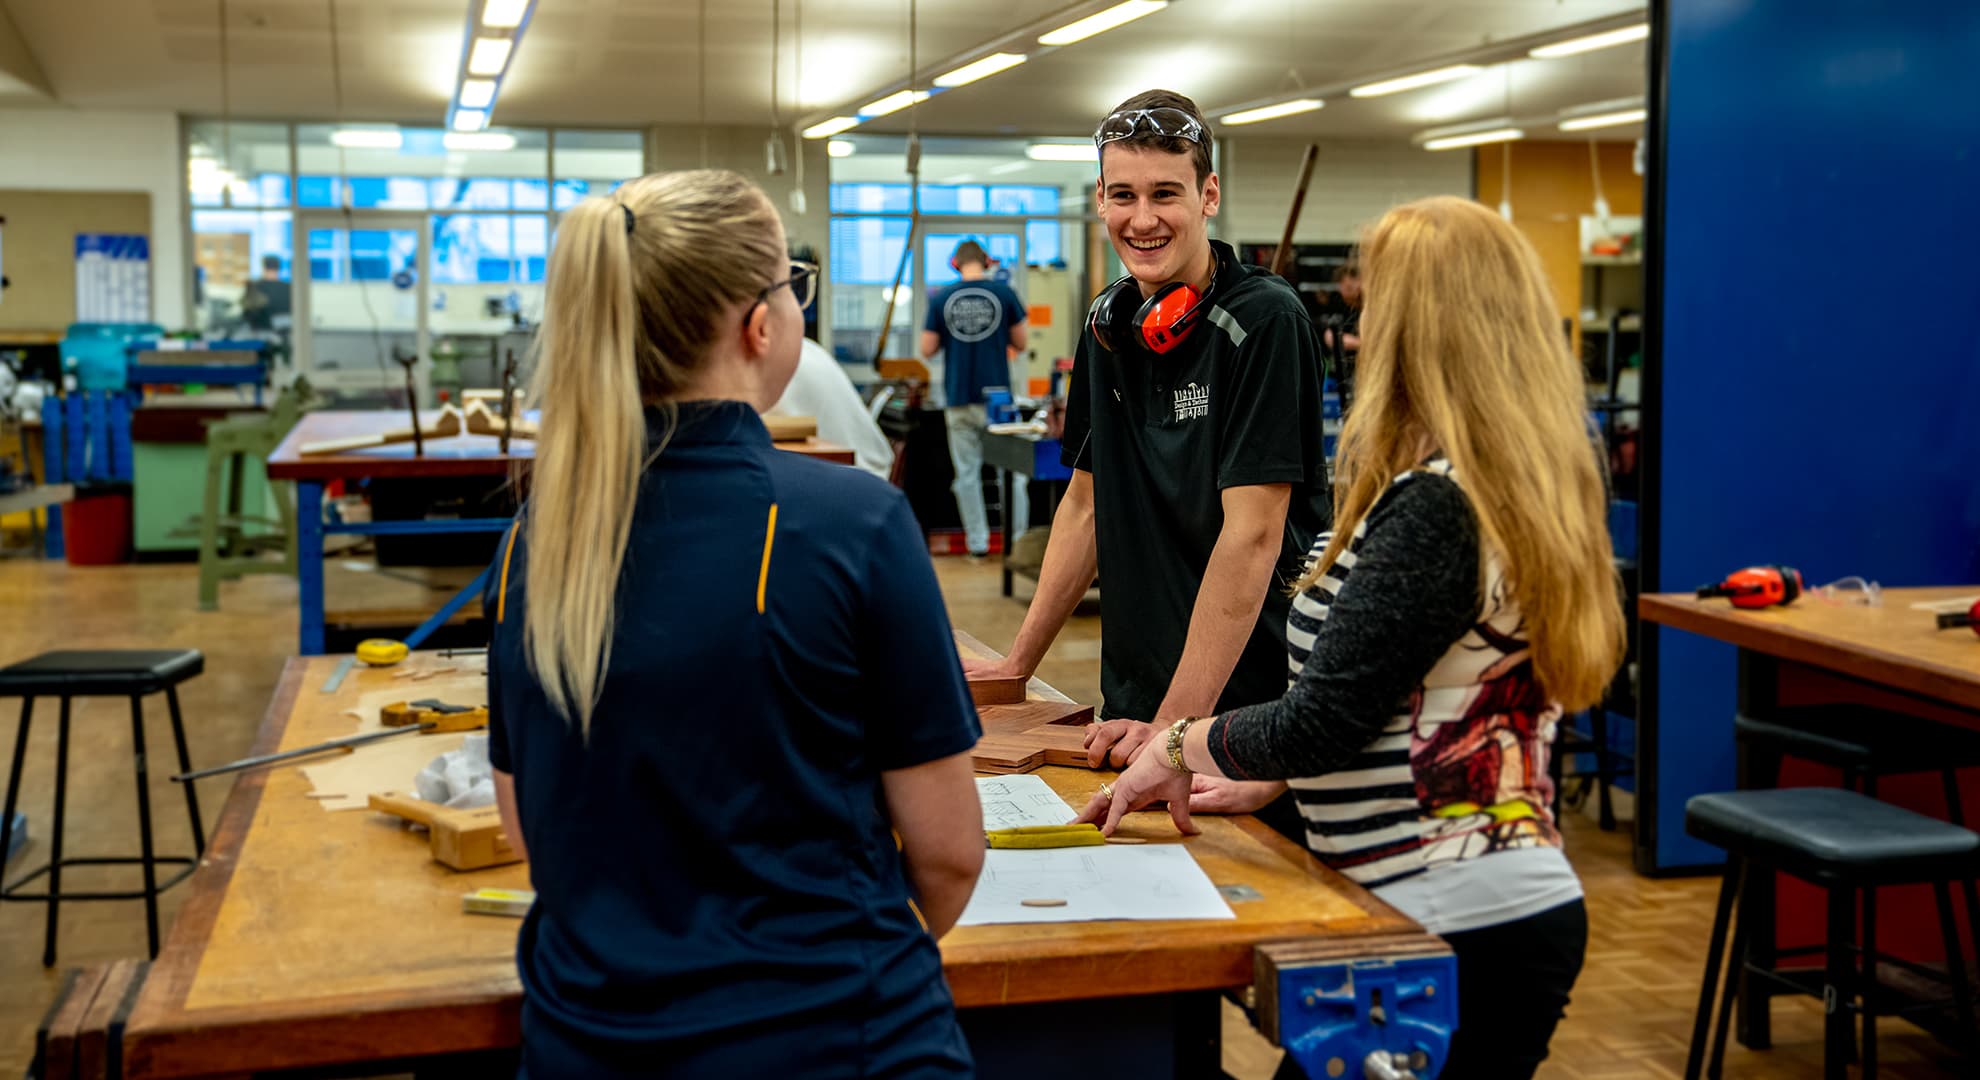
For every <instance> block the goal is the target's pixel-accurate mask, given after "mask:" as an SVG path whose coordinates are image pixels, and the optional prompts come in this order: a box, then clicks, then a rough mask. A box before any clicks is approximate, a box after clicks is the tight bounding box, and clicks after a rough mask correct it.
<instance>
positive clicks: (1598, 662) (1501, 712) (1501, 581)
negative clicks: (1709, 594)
mask: <svg viewBox="0 0 1980 1080" xmlns="http://www.w3.org/2000/svg"><path fill="white" fill-rule="evenodd" d="M1361 262H1362V268H1363V272H1364V275H1365V281H1366V289H1367V294H1366V295H1367V302H1366V303H1367V306H1366V309H1365V313H1364V314H1363V317H1362V323H1361V330H1362V334H1361V355H1360V360H1359V367H1358V371H1357V376H1356V384H1357V385H1356V396H1355V402H1354V408H1353V409H1352V410H1351V412H1350V414H1349V416H1348V418H1347V422H1346V425H1345V427H1344V429H1343V431H1342V434H1341V443H1340V455H1339V462H1338V466H1337V471H1336V485H1335V496H1334V521H1335V522H1336V524H1337V528H1338V531H1336V532H1334V533H1331V534H1329V535H1326V536H1322V537H1321V538H1320V539H1319V541H1317V542H1316V543H1315V545H1314V549H1313V560H1312V563H1311V565H1310V568H1309V570H1308V572H1307V574H1306V576H1305V577H1304V578H1302V579H1301V580H1300V582H1299V583H1298V585H1297V586H1296V588H1297V589H1298V590H1299V595H1298V597H1297V598H1296V599H1295V601H1294V604H1293V611H1292V615H1291V616H1290V618H1289V619H1288V629H1287V638H1288V641H1289V645H1290V653H1291V656H1290V665H1291V675H1292V682H1291V685H1290V688H1289V689H1288V690H1287V692H1286V694H1285V696H1284V697H1282V698H1280V699H1279V700H1277V701H1272V702H1266V703H1263V704H1259V705H1254V706H1248V707H1245V708H1240V709H1234V710H1231V711H1229V712H1226V713H1224V714H1222V715H1221V716H1216V717H1207V718H1202V719H1197V718H1186V719H1183V720H1180V721H1177V722H1176V723H1175V724H1174V725H1172V726H1171V727H1170V728H1169V729H1168V730H1167V732H1166V733H1165V734H1162V735H1158V736H1156V737H1155V738H1154V739H1153V740H1151V741H1150V742H1149V743H1148V744H1147V749H1146V750H1145V752H1143V753H1141V754H1140V755H1139V756H1137V757H1136V758H1135V759H1134V760H1133V761H1132V763H1131V764H1130V765H1129V766H1128V768H1127V770H1126V772H1124V773H1123V774H1122V775H1121V777H1120V779H1119V781H1118V782H1117V783H1116V784H1115V785H1114V786H1113V788H1112V793H1111V795H1108V794H1106V793H1104V792H1103V794H1101V795H1097V796H1095V797H1094V800H1093V802H1092V803H1091V804H1089V805H1088V806H1087V808H1086V810H1085V812H1084V813H1083V814H1082V815H1081V816H1082V820H1092V821H1100V822H1104V828H1105V829H1106V831H1108V832H1112V831H1113V829H1114V827H1115V826H1116V825H1118V824H1119V822H1120V819H1121V816H1122V815H1123V814H1124V813H1126V812H1128V811H1130V810H1136V809H1140V808H1142V807H1144V806H1148V805H1151V804H1153V803H1155V802H1157V801H1161V800H1169V801H1170V805H1171V812H1172V813H1176V816H1177V818H1178V821H1179V823H1181V824H1183V825H1184V827H1185V828H1186V829H1187V828H1190V826H1189V825H1188V814H1187V812H1180V813H1177V812H1176V810H1175V807H1176V806H1177V805H1178V804H1186V805H1187V806H1188V807H1189V809H1191V810H1195V811H1199V812H1205V811H1207V812H1249V811H1251V810H1254V809H1257V808H1259V807H1262V806H1263V805H1265V803H1266V802H1267V801H1269V800H1270V799H1272V798H1273V797H1275V796H1277V795H1278V794H1279V793H1280V792H1282V791H1284V790H1285V789H1286V788H1287V787H1288V786H1290V787H1291V788H1292V791H1293V795H1294V797H1295V799H1296V800H1297V802H1298V804H1299V807H1300V811H1301V814H1302V816H1303V818H1304V819H1305V820H1304V824H1305V828H1306V840H1307V845H1308V847H1310V848H1311V849H1312V850H1313V852H1314V853H1315V854H1316V855H1318V856H1319V857H1320V858H1321V859H1322V860H1323V861H1325V862H1326V863H1327V864H1328V865H1330V866H1332V867H1334V868H1335V869H1336V870H1339V871H1340V872H1341V873H1343V874H1346V875H1347V876H1348V877H1350V878H1353V879H1354V880H1356V881H1358V882H1360V883H1361V884H1363V885H1366V886H1368V887H1369V888H1370V889H1372V890H1373V891H1374V892H1375V894H1376V895H1377V896H1380V897H1381V898H1382V899H1384V900H1386V901H1388V902H1389V903H1390V904H1391V905H1393V906H1395V907H1396V908H1398V909H1400V910H1401V911H1403V912H1404V913H1405V914H1407V915H1409V916H1410V917H1411V918H1413V919H1415V920H1416V921H1417V922H1419V923H1422V924H1423V925H1424V926H1425V927H1426V928H1427V929H1429V930H1431V931H1433V932H1435V933H1438V934H1441V935H1443V936H1444V938H1445V940H1446V941H1448V942H1449V943H1450V944H1451V946H1452V948H1453V949H1454V950H1455V951H1456V952H1457V955H1458V979H1459V1002H1458V1015H1459V1016H1460V1018H1461V1020H1462V1023H1461V1025H1460V1027H1459V1029H1458V1034H1457V1037H1456V1039H1455V1040H1454V1041H1453V1043H1452V1045H1451V1051H1450V1057H1449V1060H1448V1062H1447V1063H1445V1067H1444V1069H1443V1072H1442V1075H1443V1076H1444V1077H1446V1078H1463V1077H1468V1076H1488V1075H1489V1076H1494V1077H1521V1076H1529V1075H1531V1074H1532V1072H1533V1071H1534V1070H1535V1069H1536V1068H1537V1067H1538V1066H1539V1064H1540V1061H1541V1060H1542V1059H1543V1058H1545V1057H1546V1053H1547V1043H1548V1041H1549V1039H1550V1038H1551V1037H1552V1035H1553V1030H1554V1026H1555V1024H1556V1023H1557V1022H1558V1021H1559V1019H1560V1016H1561V1011H1562V1009H1563V1008H1565V1006H1566V1004H1567V998H1568V992H1569V990H1570V989H1571V988H1572V987H1573V985H1574V980H1575V978H1576V976H1577V975H1578V974H1579V972H1580V969H1581V960H1582V953H1583V950H1584V949H1585V947H1586V944H1587V933H1588V924H1587V914H1586V911H1585V909H1584V908H1583V906H1582V901H1581V884H1580V881H1579V880H1578V879H1577V878H1576V877H1575V875H1574V870H1573V868H1572V867H1570V866H1569V865H1568V861H1567V858H1566V856H1565V855H1564V854H1563V853H1562V851H1561V837H1560V833H1559V831H1558V829H1557V828H1556V826H1555V822H1554V820H1553V817H1552V813H1551V809H1550V806H1551V803H1552V801H1553V785H1552V783H1551V781H1550V780H1549V778H1548V772H1547V758H1548V755H1549V753H1550V752H1551V749H1552V744H1553V741H1554V733H1555V730H1556V726H1557V725H1558V723H1559V722H1560V718H1561V716H1562V714H1563V712H1564V711H1572V710H1578V709H1585V708H1588V707H1590V706H1593V705H1596V704H1597V703H1598V702H1599V701H1600V700H1601V697H1602V692H1603V689H1604V688H1605V687H1606V686H1607V684H1608V682H1609V679H1610V678H1611V676H1612V675H1613V674H1614V672H1615V670H1616V667H1617V665H1618V664H1619V663H1620V662H1621V658H1622V654H1623V648H1624V636H1623V635H1624V626H1623V617H1622V609H1621V599H1620V592H1619V590H1618V585H1617V580H1616V576H1615V570H1614V568H1613V565H1612V563H1611V561H1610V548H1609V536H1608V530H1607V527H1606V524H1605V519H1606V506H1605V498H1606V496H1605V492H1604V484H1603V477H1602V474H1601V467H1600V464H1599V462H1598V459H1597V456H1596V449H1595V447H1594V446H1593V445H1592V443H1591V440H1590V431H1589V426H1588V421H1587V407H1586V403H1585V390H1584V388H1583V385H1582V381H1581V372H1580V367H1579V365H1578V364H1576V363H1575V361H1574V358H1573V357H1572V356H1571V355H1570V354H1569V352H1568V349H1567V346H1566V344H1565V342H1564V341H1563V340H1562V337H1561V334H1560V332H1559V329H1558V327H1557V326H1556V324H1555V316H1554V301H1553V296H1552V293H1551V291H1550V289H1549V287H1548V284H1547V279H1546V276H1545V275H1544V274H1543V272H1542V271H1541V268H1540V261H1539V258H1538V256H1537V255H1535V253H1534V251H1533V248H1532V246H1531V245H1529V244H1528V243H1527V242H1526V240H1525V239H1524V238H1523V237H1521V236H1520V234H1519V233H1518V232H1517V231H1515V230H1514V229H1513V227H1512V226H1511V225H1509V224H1508V223H1506V222H1505V221H1504V220H1502V219H1501V218H1499V216H1498V215H1496V214H1494V213H1492V212H1491V211H1490V210H1487V209H1486V208H1484V207H1483V206H1480V205H1479V204H1477V203H1475V202H1471V201H1469V200H1466V199H1459V198H1451V197H1439V198H1432V199H1424V200H1420V201H1418V202H1413V203H1410V204H1408V205H1405V206H1401V207H1398V208H1396V209H1395V210H1392V211H1390V212H1389V213H1388V214H1387V215H1385V216H1384V217H1383V218H1382V219H1381V220H1380V221H1379V222H1377V223H1376V224H1375V225H1374V226H1373V228H1371V229H1370V230H1369V231H1368V233H1367V235H1366V236H1365V238H1364V240H1363V243H1362V260H1361ZM1098 734H1099V737H1100V741H1102V742H1103V743H1104V742H1105V741H1108V739H1109V738H1110V735H1111V733H1108V732H1102V733H1098ZM1292 1068H1293V1070H1294V1072H1293V1075H1297V1067H1296V1066H1293V1067H1292Z"/></svg>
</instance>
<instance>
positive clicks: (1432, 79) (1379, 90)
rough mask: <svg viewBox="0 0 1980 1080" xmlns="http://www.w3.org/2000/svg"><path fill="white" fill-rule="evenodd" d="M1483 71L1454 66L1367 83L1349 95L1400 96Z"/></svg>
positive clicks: (1474, 67) (1460, 65) (1459, 65)
mask: <svg viewBox="0 0 1980 1080" xmlns="http://www.w3.org/2000/svg"><path fill="white" fill-rule="evenodd" d="M1483 70H1485V69H1484V68H1482V67H1479V66H1478V65H1476V64H1452V65H1451V66H1450V67H1440V68H1436V69H1433V70H1431V71H1419V72H1417V73H1416V74H1414V75H1404V76H1402V77H1400V78H1395V79H1384V80H1382V81H1381V82H1372V83H1367V84H1365V85H1362V86H1357V87H1355V88H1354V89H1352V90H1349V91H1348V95H1349V96H1350V97H1358V98H1361V97H1381V96H1382V95H1383V94H1400V93H1402V92H1403V91H1404V90H1415V89H1418V88H1420V87H1425V86H1435V85H1437V84H1438V83H1446V82H1450V81H1452V80H1453V79H1463V78H1468V77H1470V76H1472V75H1476V74H1478V73H1479V72H1481V71H1483Z"/></svg>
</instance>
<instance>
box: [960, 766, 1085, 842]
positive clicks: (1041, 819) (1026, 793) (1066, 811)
mask: <svg viewBox="0 0 1980 1080" xmlns="http://www.w3.org/2000/svg"><path fill="white" fill-rule="evenodd" d="M976 796H977V798H979V799H981V800H983V829H984V831H985V832H988V831H990V830H992V829H1019V828H1024V827H1026V826H1031V825H1064V824H1065V823H1066V822H1068V821H1071V820H1072V819H1073V818H1076V817H1078V816H1079V812H1078V811H1076V810H1074V809H1073V808H1072V807H1071V806H1068V805H1066V800H1064V799H1061V798H1059V793H1058V792H1056V791H1053V790H1052V788H1051V786H1050V785H1048V784H1046V783H1045V781H1043V780H1040V779H1039V778H1037V777H1036V776H1030V775H1022V774H1021V775H1017V776H979V777H977V779H976Z"/></svg>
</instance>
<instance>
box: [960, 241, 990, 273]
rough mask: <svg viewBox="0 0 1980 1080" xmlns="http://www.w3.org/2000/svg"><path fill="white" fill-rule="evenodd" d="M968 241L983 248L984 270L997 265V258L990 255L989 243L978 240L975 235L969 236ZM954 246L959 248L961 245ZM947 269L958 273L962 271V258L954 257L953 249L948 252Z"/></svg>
mask: <svg viewBox="0 0 1980 1080" xmlns="http://www.w3.org/2000/svg"><path fill="white" fill-rule="evenodd" d="M968 242H970V243H974V244H976V246H977V247H979V248H982V249H983V268H984V269H985V270H989V269H992V268H994V267H995V266H996V265H997V260H996V259H994V258H991V256H990V245H988V244H985V243H982V242H981V241H978V240H977V239H976V238H975V237H971V238H970V240H969V241H968ZM956 247H957V248H960V247H962V245H961V244H957V245H956ZM949 269H951V270H954V271H955V272H956V273H958V274H960V273H962V260H961V259H958V258H957V257H956V253H955V250H954V249H951V250H950V252H949Z"/></svg>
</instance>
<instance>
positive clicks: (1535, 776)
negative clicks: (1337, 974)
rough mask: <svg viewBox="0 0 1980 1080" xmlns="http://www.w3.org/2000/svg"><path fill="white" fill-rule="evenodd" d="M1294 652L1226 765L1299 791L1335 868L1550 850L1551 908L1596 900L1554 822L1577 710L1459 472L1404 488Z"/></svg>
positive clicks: (1230, 749)
mask: <svg viewBox="0 0 1980 1080" xmlns="http://www.w3.org/2000/svg"><path fill="white" fill-rule="evenodd" d="M1328 539H1329V538H1328V537H1326V536H1323V537H1321V538H1320V539H1319V540H1318V541H1317V542H1316V543H1315V545H1314V547H1313V549H1312V555H1313V557H1314V558H1315V559H1317V558H1318V557H1319V555H1320V553H1321V552H1322V551H1323V550H1324V549H1325V547H1326V544H1327V542H1328ZM1481 556H1482V557H1481ZM1481 584H1482V587H1481ZM1287 640H1288V652H1289V664H1290V674H1291V680H1290V683H1289V686H1288V688H1287V691H1286V694H1285V696H1284V697H1282V698H1280V699H1279V700H1278V701H1274V702H1269V703H1265V704H1261V705H1254V706H1249V707H1246V708H1242V709H1235V710H1232V711H1230V712H1227V713H1225V714H1223V715H1222V716H1220V717H1219V718H1218V719H1217V720H1216V721H1215V722H1214V724H1213V726H1212V727H1211V729H1210V732H1209V740H1210V750H1211V753H1212V755H1213V756H1214V757H1215V758H1216V760H1217V763H1218V766H1219V767H1220V768H1221V769H1223V771H1224V772H1225V773H1226V774H1228V775H1230V776H1233V777H1237V778H1241V779H1261V780H1262V779H1282V780H1286V781H1287V782H1288V784H1289V786H1290V787H1291V788H1292V791H1293V794H1294V796H1295V798H1296V800H1297V801H1298V804H1299V809H1300V812H1301V814H1302V816H1303V817H1304V819H1305V825H1306V839H1307V844H1308V846H1309V847H1310V848H1312V850H1313V851H1314V853H1315V854H1317V855H1318V856H1319V857H1320V858H1321V859H1322V860H1323V861H1325V862H1326V863H1327V864H1328V865H1329V866H1332V867H1333V868H1335V869H1336V870H1339V871H1340V872H1342V873H1344V874H1346V875H1347V876H1349V877H1351V878H1353V879H1354V880H1356V881H1358V882H1360V883H1362V884H1363V885H1366V886H1369V887H1371V888H1378V889H1379V888H1383V887H1385V886H1390V885H1394V884H1396V883H1398V882H1402V881H1404V880H1406V879H1409V878H1412V877H1415V876H1416V875H1421V874H1423V873H1425V872H1426V871H1429V870H1432V869H1434V868H1438V867H1443V866H1450V865H1455V864H1458V863H1461V862H1465V861H1467V860H1475V859H1478V858H1479V857H1480V856H1484V855H1489V854H1494V853H1499V852H1514V851H1526V850H1534V849H1542V850H1546V851H1548V852H1549V853H1550V854H1551V856H1552V859H1553V861H1554V862H1557V863H1558V868H1557V869H1558V873H1553V874H1552V875H1551V878H1550V880H1551V882H1552V884H1551V885H1550V886H1549V888H1551V890H1552V892H1551V893H1550V895H1555V896H1557V895H1559V894H1560V893H1562V892H1563V891H1568V892H1571V893H1572V895H1570V896H1568V897H1567V899H1572V898H1573V897H1574V896H1578V895H1579V885H1578V884H1575V883H1574V882H1573V875H1572V871H1571V870H1570V869H1568V868H1567V864H1566V860H1565V858H1564V857H1561V856H1560V854H1559V850H1558V849H1559V846H1560V834H1559V833H1558V831H1557V830H1556V829H1555V827H1554V821H1553V819H1552V817H1551V816H1550V810H1549V808H1550V805H1551V803H1552V783H1551V781H1550V780H1549V778H1548V774H1547V755H1548V752H1549V750H1550V748H1551V746H1552V743H1553V739H1554V732H1555V726H1556V724H1557V723H1558V721H1559V719H1560V716H1561V710H1560V708H1559V707H1558V706H1557V705H1555V704H1554V703H1552V702H1550V701H1548V700H1547V698H1546V695H1545V694H1544V692H1543V691H1542V690H1541V688H1540V687H1539V685H1538V683H1537V682H1536V681H1535V678H1534V675H1533V668H1532V664H1531V663H1530V655H1529V647H1528V645H1527V643H1526V641H1525V640H1524V638H1523V636H1522V624H1521V620H1520V614H1519V610H1518V608H1517V606H1516V605H1515V603H1514V601H1513V597H1512V594H1511V591H1510V589H1509V588H1508V587H1507V584H1506V581H1505V577H1504V574H1503V573H1502V570H1501V567H1500V563H1499V560H1498V558H1497V556H1496V555H1494V554H1492V553H1491V552H1489V551H1483V552H1481V545H1480V540H1479V530H1478V524H1477V519H1476V516H1475V515H1474V513H1473V511H1472V508H1471V504H1470V502H1469V500H1468V499H1467V498H1466V496H1465V494H1464V491H1463V489H1462V487H1461V486H1460V484H1459V482H1458V477H1457V476H1456V475H1455V474H1454V473H1453V471H1452V469H1451V466H1450V463H1449V462H1448V461H1446V460H1444V459H1442V458H1441V457H1439V458H1432V459H1431V460H1429V461H1427V462H1425V463H1424V464H1423V465H1422V466H1421V467H1420V468H1418V469H1414V470H1411V471H1409V472H1406V473H1404V474H1403V475H1401V476H1398V477H1396V479H1395V481H1394V483H1393V484H1392V485H1391V486H1390V488H1389V490H1388V491H1387V492H1385V493H1384V494H1383V496H1382V497H1381V498H1380V499H1379V500H1377V502H1376V504H1375V506H1374V507H1373V508H1372V509H1371V510H1370V512H1369V513H1368V514H1367V515H1365V516H1364V517H1363V519H1362V520H1361V522H1360V523H1359V524H1357V525H1356V527H1355V531H1354V535H1353V537H1352V539H1351V540H1350V542H1349V544H1348V546H1347V548H1346V549H1345V550H1344V551H1343V552H1342V554H1341V556H1340V557H1339V559H1337V560H1336V562H1335V564H1334V565H1333V566H1332V567H1330V568H1329V569H1328V570H1327V572H1326V574H1325V575H1323V576H1322V577H1321V578H1320V580H1319V581H1318V582H1316V583H1315V584H1314V585H1313V586H1312V587H1311V588H1309V589H1307V590H1306V591H1305V592H1304V593H1302V594H1301V595H1299V596H1298V597H1296V598H1295V599H1294V602H1293V607H1292V612H1291V615H1290V617H1289V618H1288V620H1287ZM1520 861H1522V860H1514V861H1513V862H1511V863H1508V862H1503V861H1502V862H1501V865H1502V866H1507V867H1510V866H1512V865H1514V864H1515V863H1517V862H1520ZM1561 874H1565V875H1566V878H1565V880H1566V882H1567V883H1568V884H1567V885H1565V886H1563V885H1562V884H1561V878H1560V875H1561ZM1542 876H1543V877H1548V875H1546V874H1543V875H1542ZM1504 891H1505V890H1504V889H1499V890H1498V893H1497V895H1500V896H1503V894H1504ZM1529 899H1531V898H1529ZM1520 906H1522V907H1530V906H1531V905H1530V904H1522V905H1520ZM1536 910H1538V909H1536ZM1419 921H1420V920H1419Z"/></svg>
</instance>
